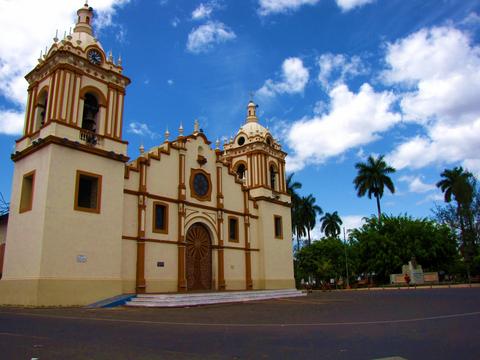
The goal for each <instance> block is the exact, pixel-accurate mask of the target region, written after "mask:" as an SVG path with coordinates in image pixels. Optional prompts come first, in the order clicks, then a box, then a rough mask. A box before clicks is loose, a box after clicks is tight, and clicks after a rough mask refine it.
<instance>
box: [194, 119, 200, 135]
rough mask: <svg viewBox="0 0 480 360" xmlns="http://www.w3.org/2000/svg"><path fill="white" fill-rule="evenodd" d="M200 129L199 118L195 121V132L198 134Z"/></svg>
mask: <svg viewBox="0 0 480 360" xmlns="http://www.w3.org/2000/svg"><path fill="white" fill-rule="evenodd" d="M199 131H200V123H199V122H198V119H195V121H194V122H193V133H194V134H195V135H197V134H198V133H199Z"/></svg>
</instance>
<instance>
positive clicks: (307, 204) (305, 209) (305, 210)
mask: <svg viewBox="0 0 480 360" xmlns="http://www.w3.org/2000/svg"><path fill="white" fill-rule="evenodd" d="M300 201H301V204H302V206H301V209H302V211H301V215H302V219H303V222H304V225H305V228H306V230H307V236H308V245H310V244H311V243H312V239H311V237H310V231H311V230H313V228H314V227H315V225H316V223H317V214H318V215H321V214H323V210H322V208H321V207H320V206H318V205H316V204H315V202H316V199H315V198H314V197H313V195H312V194H310V195H308V196H306V197H305V196H304V197H302V198H301V200H300Z"/></svg>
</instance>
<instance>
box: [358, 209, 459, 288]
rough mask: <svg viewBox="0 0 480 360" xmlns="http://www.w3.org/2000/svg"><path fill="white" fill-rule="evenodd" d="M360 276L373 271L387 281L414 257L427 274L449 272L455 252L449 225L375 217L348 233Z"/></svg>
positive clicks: (399, 217) (424, 220)
mask: <svg viewBox="0 0 480 360" xmlns="http://www.w3.org/2000/svg"><path fill="white" fill-rule="evenodd" d="M350 240H351V243H352V246H353V247H354V249H353V250H352V251H354V252H355V253H356V254H357V256H358V269H357V271H358V272H359V273H372V272H374V273H375V274H376V275H377V277H378V280H380V281H383V282H388V280H389V276H390V274H395V273H399V272H401V270H402V265H404V264H407V263H408V261H410V260H411V259H412V258H413V257H415V259H416V260H417V262H418V263H419V264H420V265H422V267H423V269H424V270H426V271H440V270H445V271H447V272H448V271H450V269H451V268H452V267H453V266H454V265H455V263H456V260H457V257H458V255H457V254H458V253H457V247H456V239H455V235H454V234H453V233H452V231H451V230H450V229H449V227H448V226H446V225H443V224H438V223H437V222H435V221H433V220H430V219H413V218H412V217H409V216H406V215H404V216H398V217H394V216H385V215H384V216H382V219H381V221H379V220H378V219H377V218H376V217H375V216H372V217H370V218H369V219H367V221H366V224H364V225H363V226H362V227H361V228H359V229H355V230H353V231H352V232H351V233H350Z"/></svg>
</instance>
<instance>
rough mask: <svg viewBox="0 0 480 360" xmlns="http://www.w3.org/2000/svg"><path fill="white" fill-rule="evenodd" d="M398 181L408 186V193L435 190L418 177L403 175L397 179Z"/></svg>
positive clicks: (434, 187) (431, 185) (433, 186)
mask: <svg viewBox="0 0 480 360" xmlns="http://www.w3.org/2000/svg"><path fill="white" fill-rule="evenodd" d="M399 180H400V181H402V182H405V183H407V184H408V191H410V192H414V193H425V192H429V191H432V190H435V189H436V186H435V185H433V184H427V183H424V182H423V180H422V178H421V177H420V176H409V175H405V176H402V177H400V178H399Z"/></svg>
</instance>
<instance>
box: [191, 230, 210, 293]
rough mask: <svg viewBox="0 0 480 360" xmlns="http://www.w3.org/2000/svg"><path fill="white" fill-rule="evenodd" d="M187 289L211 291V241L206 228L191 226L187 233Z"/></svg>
mask: <svg viewBox="0 0 480 360" xmlns="http://www.w3.org/2000/svg"><path fill="white" fill-rule="evenodd" d="M186 250H187V251H186V264H187V289H188V290H211V288H212V241H211V239H210V234H209V232H208V230H207V229H206V227H205V226H204V225H202V224H200V223H196V224H193V225H192V226H191V227H190V229H188V232H187V249H186Z"/></svg>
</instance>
